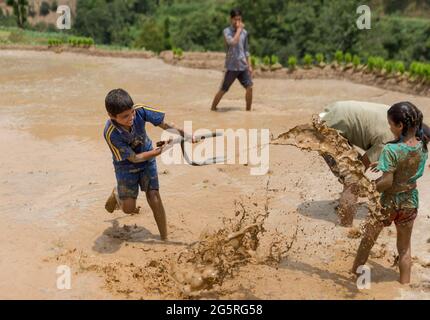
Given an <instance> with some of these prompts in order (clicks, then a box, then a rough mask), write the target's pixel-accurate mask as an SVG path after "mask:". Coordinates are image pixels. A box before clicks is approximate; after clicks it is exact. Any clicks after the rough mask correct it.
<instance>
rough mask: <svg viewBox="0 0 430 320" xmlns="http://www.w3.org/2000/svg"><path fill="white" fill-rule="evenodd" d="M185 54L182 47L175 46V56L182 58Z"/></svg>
mask: <svg viewBox="0 0 430 320" xmlns="http://www.w3.org/2000/svg"><path fill="white" fill-rule="evenodd" d="M183 55H184V51H183V50H182V49H181V48H173V56H174V57H175V58H177V59H181V58H182V56H183Z"/></svg>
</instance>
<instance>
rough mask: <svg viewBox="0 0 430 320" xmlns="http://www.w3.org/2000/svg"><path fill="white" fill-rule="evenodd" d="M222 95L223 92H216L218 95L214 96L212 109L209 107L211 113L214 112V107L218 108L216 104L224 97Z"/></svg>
mask: <svg viewBox="0 0 430 320" xmlns="http://www.w3.org/2000/svg"><path fill="white" fill-rule="evenodd" d="M224 94H225V91H222V90H220V91H218V93H217V94H216V95H215V98H214V100H213V102H212V107H211V110H212V111H216V107H217V106H218V104H219V103H220V101H221V99H222V97H223V96H224Z"/></svg>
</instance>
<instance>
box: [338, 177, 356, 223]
mask: <svg viewBox="0 0 430 320" xmlns="http://www.w3.org/2000/svg"><path fill="white" fill-rule="evenodd" d="M357 189H358V187H357V186H356V185H354V184H352V185H349V186H344V188H343V192H342V194H341V196H340V199H339V207H338V210H337V214H338V216H339V220H340V224H341V226H344V227H350V226H352V222H353V221H354V216H355V214H356V213H357V201H358V196H357Z"/></svg>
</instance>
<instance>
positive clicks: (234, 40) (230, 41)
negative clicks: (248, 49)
mask: <svg viewBox="0 0 430 320" xmlns="http://www.w3.org/2000/svg"><path fill="white" fill-rule="evenodd" d="M243 28H245V25H244V24H243V23H238V24H237V25H236V33H235V35H234V37H232V36H230V35H228V34H226V33H225V34H224V39H225V41H226V42H227V44H228V45H229V46H235V45H237V44H238V43H239V40H240V34H241V33H242V30H243Z"/></svg>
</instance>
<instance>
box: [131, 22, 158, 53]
mask: <svg viewBox="0 0 430 320" xmlns="http://www.w3.org/2000/svg"><path fill="white" fill-rule="evenodd" d="M135 46H136V47H138V48H145V49H146V50H151V51H154V52H157V53H159V52H161V51H163V50H164V49H165V47H164V46H165V41H164V32H163V29H162V28H160V27H159V26H158V24H157V23H156V22H155V20H154V19H152V18H149V19H145V21H144V22H143V23H142V27H141V30H140V34H139V35H138V37H137V39H136V42H135Z"/></svg>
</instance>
